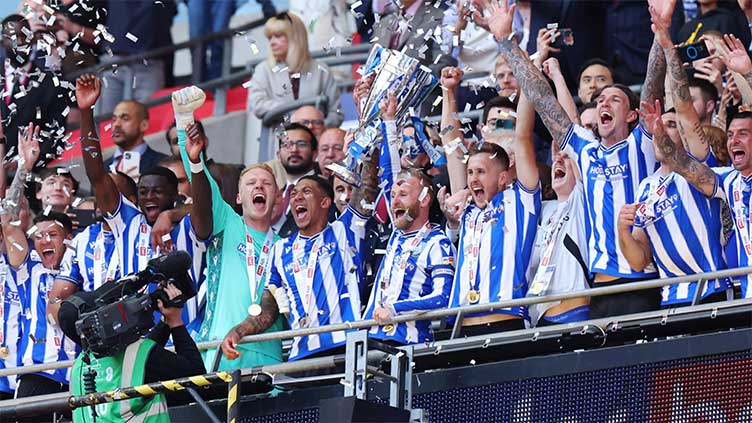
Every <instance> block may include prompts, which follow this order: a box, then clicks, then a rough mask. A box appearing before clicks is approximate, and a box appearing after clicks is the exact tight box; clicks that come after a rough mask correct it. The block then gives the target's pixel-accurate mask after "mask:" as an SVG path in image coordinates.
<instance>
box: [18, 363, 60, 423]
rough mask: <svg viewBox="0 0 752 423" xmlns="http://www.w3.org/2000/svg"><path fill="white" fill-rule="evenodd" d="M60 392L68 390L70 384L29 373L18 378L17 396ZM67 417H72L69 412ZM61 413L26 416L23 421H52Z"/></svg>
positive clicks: (23, 396)
mask: <svg viewBox="0 0 752 423" xmlns="http://www.w3.org/2000/svg"><path fill="white" fill-rule="evenodd" d="M59 392H68V385H65V384H63V383H59V382H55V381H54V380H52V379H48V378H46V377H44V376H40V375H34V374H27V375H22V376H20V377H19V378H18V387H17V388H16V398H25V397H34V396H37V395H46V394H57V393H59ZM66 417H68V418H69V417H70V413H67V416H66ZM59 418H60V414H57V415H55V414H47V415H40V416H33V417H24V418H23V419H21V420H20V421H23V422H51V421H57V420H58V419H59Z"/></svg>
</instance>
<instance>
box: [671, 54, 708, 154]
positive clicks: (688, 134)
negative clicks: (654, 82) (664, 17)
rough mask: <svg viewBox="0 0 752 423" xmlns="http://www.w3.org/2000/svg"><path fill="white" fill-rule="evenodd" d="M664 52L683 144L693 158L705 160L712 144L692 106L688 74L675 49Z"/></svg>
mask: <svg viewBox="0 0 752 423" xmlns="http://www.w3.org/2000/svg"><path fill="white" fill-rule="evenodd" d="M663 51H664V52H665V53H666V66H667V68H668V71H669V72H668V75H669V77H668V79H669V83H670V84H671V97H672V98H673V100H674V109H676V116H677V123H678V125H679V134H680V135H681V139H682V142H684V143H685V147H686V148H687V149H688V150H689V153H690V154H692V156H694V157H696V158H697V159H698V160H705V158H707V156H708V153H709V152H710V144H709V143H708V140H707V137H706V136H705V132H704V131H703V130H702V123H701V122H700V118H699V117H698V116H697V112H696V111H695V108H694V107H693V106H692V97H691V96H690V95H689V79H688V78H687V73H686V72H685V71H684V68H683V67H682V63H681V60H680V59H679V55H678V54H677V52H676V49H675V48H673V47H670V48H664V49H663Z"/></svg>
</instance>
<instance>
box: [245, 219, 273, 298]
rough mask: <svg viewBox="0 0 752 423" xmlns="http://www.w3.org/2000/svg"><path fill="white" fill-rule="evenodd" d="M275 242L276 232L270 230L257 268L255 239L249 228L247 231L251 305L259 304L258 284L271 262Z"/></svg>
mask: <svg viewBox="0 0 752 423" xmlns="http://www.w3.org/2000/svg"><path fill="white" fill-rule="evenodd" d="M273 240H274V232H273V231H272V229H271V228H269V230H268V231H267V232H266V238H265V239H264V244H263V245H262V246H261V255H260V256H259V260H258V266H256V248H255V247H254V246H253V237H252V236H251V234H250V232H248V229H247V228H246V230H245V266H246V269H247V270H248V289H249V290H250V292H251V304H256V303H257V302H258V282H259V281H260V280H261V275H263V274H264V269H265V268H266V263H267V262H268V261H269V256H270V254H269V253H270V252H271V249H272V242H273Z"/></svg>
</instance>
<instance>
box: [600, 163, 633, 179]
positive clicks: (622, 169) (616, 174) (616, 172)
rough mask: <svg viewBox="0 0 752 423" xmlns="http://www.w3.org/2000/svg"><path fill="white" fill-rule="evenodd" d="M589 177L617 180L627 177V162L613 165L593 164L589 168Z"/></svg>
mask: <svg viewBox="0 0 752 423" xmlns="http://www.w3.org/2000/svg"><path fill="white" fill-rule="evenodd" d="M590 177H591V178H594V179H601V180H604V179H605V180H609V181H617V180H620V179H625V178H627V177H629V163H622V164H617V165H613V166H601V165H597V164H596V165H594V166H592V167H591V168H590Z"/></svg>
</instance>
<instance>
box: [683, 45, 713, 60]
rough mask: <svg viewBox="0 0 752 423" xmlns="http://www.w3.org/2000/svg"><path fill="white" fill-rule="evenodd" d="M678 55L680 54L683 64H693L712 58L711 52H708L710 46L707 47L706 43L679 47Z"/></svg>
mask: <svg viewBox="0 0 752 423" xmlns="http://www.w3.org/2000/svg"><path fill="white" fill-rule="evenodd" d="M677 53H679V58H680V59H681V61H682V63H691V62H694V61H696V60H700V59H704V58H706V57H708V56H710V52H709V51H708V46H707V45H705V41H698V42H696V43H694V44H689V45H686V46H684V47H679V48H678V49H677Z"/></svg>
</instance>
